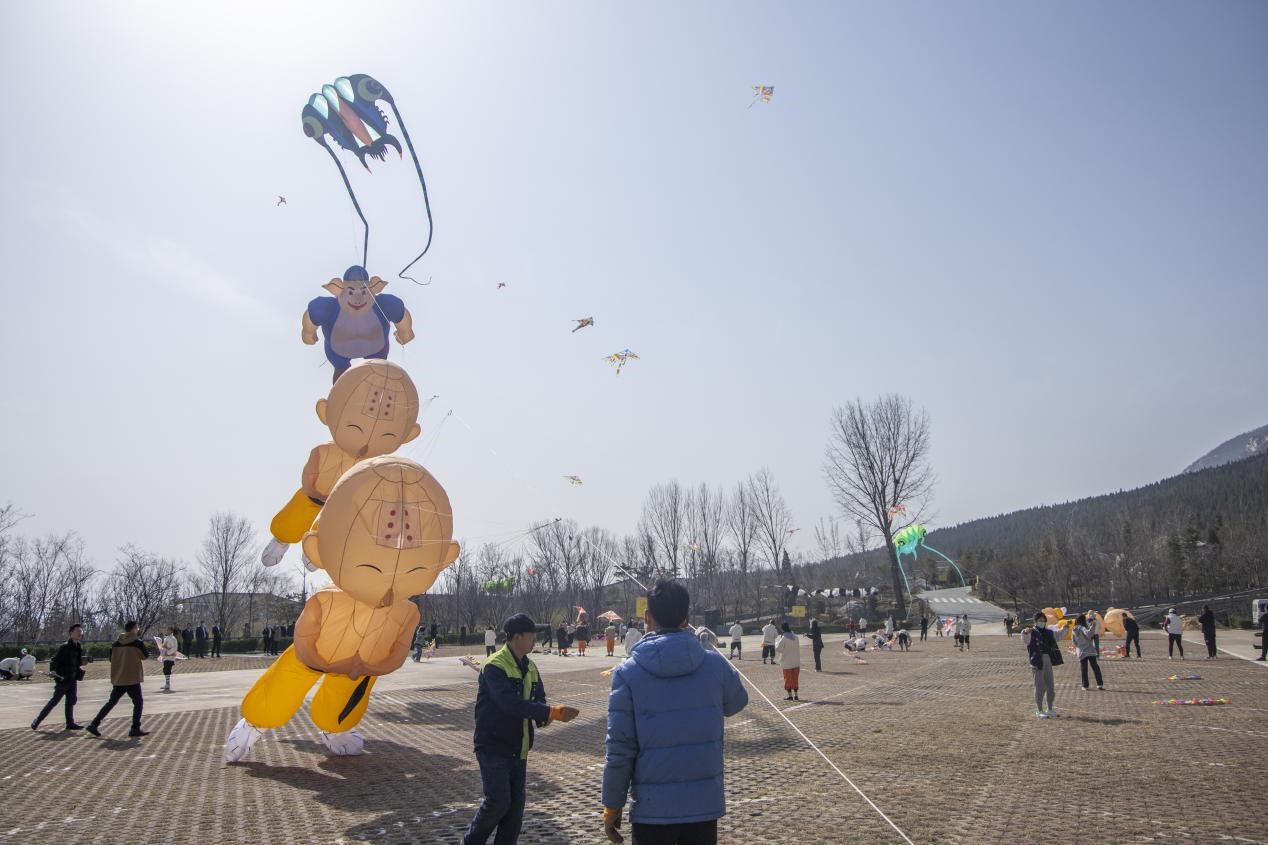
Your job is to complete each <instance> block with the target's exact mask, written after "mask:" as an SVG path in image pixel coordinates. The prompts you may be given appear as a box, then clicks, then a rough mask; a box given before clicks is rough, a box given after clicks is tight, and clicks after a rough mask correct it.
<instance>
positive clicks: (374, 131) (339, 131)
mask: <svg viewBox="0 0 1268 845" xmlns="http://www.w3.org/2000/svg"><path fill="white" fill-rule="evenodd" d="M380 102H383V103H387V104H388V105H389V106H390V107H391V108H392V115H393V116H394V117H395V118H396V126H397V128H399V129H400V130H401V137H402V138H404V139H405V146H406V147H408V148H409V155H410V158H411V159H413V161H414V172H415V173H417V174H418V184H419V185H420V186H421V187H422V189H423V208H424V209H425V210H426V212H427V243H425V244H424V245H423V251H422V252H420V253H419V254H418V255H416V256H415V257H414V259H413V260H412V261H410V263H409V264H406V265H405V266H404V267H403V268H401V272H400V273H399V274H398V275H399V276H400V277H401V278H403V279H409V278H410V277H409V276H406V275H405V271H406V270H408V269H409V268H410V267H413V266H414V264H416V263H417V262H418V260H419V259H420V258H422V257H423V256H424V255H426V254H427V250H428V249H430V248H431V238H432V219H431V200H430V199H429V198H428V196H427V180H426V179H424V178H423V166H422V165H421V164H419V163H418V153H417V152H415V151H414V142H413V141H411V140H410V137H409V131H408V130H407V129H406V128H405V123H404V121H402V120H401V113H400V111H399V110H398V109H397V108H396V100H394V99H393V98H392V95H391V94H390V93H389V92H388V90H387V88H385V87H384V86H383V83H381V82H379V81H378V80H377V79H375V78H374V77H371V76H366V75H365V74H364V73H354V74H352V75H351V76H341V77H339V78H338V79H336V80H335V82H334V84H333V85H323V86H322V88H321V91H319V92H318V93H316V94H313V95H312V96H311V97H309V98H308V102H307V103H306V104H305V105H304V108H303V111H301V112H300V120H301V121H302V123H303V127H304V134H305V135H307V136H308V137H309V138H312V139H313V140H314V141H316V142H317V143H318V144H320V145H321V146H322V148H323V149H325V151H326V152H328V153H329V154H330V158H331V159H332V160H333V161H334V163H335V167H337V168H339V176H340V177H341V178H342V179H343V186H344V188H346V189H347V191H348V198H349V199H351V200H352V207H353V208H355V209H356V211H357V216H358V217H360V218H361V224H362V225H363V226H364V227H365V238H364V240H363V242H362V245H361V264H362V265H363V266H364V265H365V264H366V262H367V259H368V257H369V251H370V224H369V223H368V222H366V219H365V214H363V213H362V211H361V203H359V202H357V195H356V193H355V192H354V191H353V190H352V183H351V182H349V181H348V174H347V172H346V171H345V170H344V169H343V162H341V161H340V160H339V156H337V155H336V154H335V151H334V150H332V149H331V148H330V144H328V143H326V136H330V138H331V139H332V140H334V142H335V143H336V144H338V145H339V146H340V147H343V148H344V149H345V150H348V151H349V152H351V153H353V154H355V155H356V157H357V159H358V160H359V161H360V162H361V166H362V167H364V168H365V169H366V170H367V171H368V170H369V169H370V164H369V162H367V161H366V159H367V158H372V159H376V160H378V161H383V160H384V159H385V158H387V149H388V147H391V148H392V149H394V150H396V154H397V155H398V156H401V157H404V152H403V151H402V150H401V142H400V141H398V140H397V139H396V138H395V137H393V136H392V135H391V134H390V133H389V132H388V122H387V115H385V114H384V113H383V111H382V110H381V109H380V108H379V106H378V104H379V103H380ZM410 281H415V280H414V279H410Z"/></svg>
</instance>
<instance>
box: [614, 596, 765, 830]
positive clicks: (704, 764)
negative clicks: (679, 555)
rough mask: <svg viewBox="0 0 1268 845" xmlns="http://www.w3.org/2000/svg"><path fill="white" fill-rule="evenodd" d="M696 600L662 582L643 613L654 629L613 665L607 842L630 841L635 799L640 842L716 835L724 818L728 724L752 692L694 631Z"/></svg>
mask: <svg viewBox="0 0 1268 845" xmlns="http://www.w3.org/2000/svg"><path fill="white" fill-rule="evenodd" d="M690 601H691V600H690V596H689V594H688V593H687V590H686V588H685V587H683V586H682V585H681V584H678V583H676V582H673V581H658V582H657V583H656V585H655V586H654V587H653V588H652V591H651V593H650V594H649V595H648V597H647V615H646V617H645V620H646V622H647V624H648V625H649V626H653V625H654V626H655V628H656V630H655V632H654V633H649V634H648V635H647V636H646V637H645V638H644V639H643V640H642V642H640V643H639V644H638V647H637V648H635V649H634V650H633V654H632V656H631V659H629V660H627V661H625V662H624V663H622V664H621V665H620V666H618V667H616V668H615V669H613V670H612V691H611V693H610V694H609V695H608V730H607V757H606V759H605V761H604V766H603V830H604V833H605V834H607V837H608V841H609V842H622V841H624V837H623V836H622V835H621V833H620V827H621V816H622V814H623V811H624V808H625V806H626V803H627V801H628V803H629V811H630V824H631V827H632V828H633V832H634V842H635V844H636V845H715V844H716V843H717V841H718V819H719V818H721V817H722V816H724V815H726V783H725V767H724V765H723V757H722V750H723V749H722V736H723V720H724V719H726V718H727V717H730V716H734V715H735V714H736V713H739V712H740V711H741V710H743V709H744V707H745V706H746V705H747V704H748V693H746V692H745V691H744V684H743V682H742V681H741V680H740V675H739V673H738V672H736V671H735V669H733V668H732V667H731V665H730V663H729V662H728V661H727V660H725V659H724V658H723V657H722V655H721V654H720V653H719V652H716V651H713V650H706V649H704V648H702V647H701V646H700V642H699V640H697V639H696V637H695V636H693V635H692V632H691V630H690V628H689V627H688V626H687V619H688V616H689V611H690ZM670 712H672V713H673V717H672V718H665V717H664V714H666V713H670ZM684 738H689V741H684Z"/></svg>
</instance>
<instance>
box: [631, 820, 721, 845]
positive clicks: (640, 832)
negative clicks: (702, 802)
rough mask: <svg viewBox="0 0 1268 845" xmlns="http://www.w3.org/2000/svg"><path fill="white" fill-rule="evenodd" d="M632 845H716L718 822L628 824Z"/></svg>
mask: <svg viewBox="0 0 1268 845" xmlns="http://www.w3.org/2000/svg"><path fill="white" fill-rule="evenodd" d="M630 828H631V830H633V831H634V845H717V843H718V820H717V819H714V820H713V821H708V822H693V823H691V824H640V823H638V822H633V823H632V824H630Z"/></svg>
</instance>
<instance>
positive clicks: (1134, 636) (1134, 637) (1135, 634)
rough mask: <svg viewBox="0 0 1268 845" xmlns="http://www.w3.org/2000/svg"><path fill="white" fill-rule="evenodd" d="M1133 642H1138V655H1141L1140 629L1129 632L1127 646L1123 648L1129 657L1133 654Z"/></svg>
mask: <svg viewBox="0 0 1268 845" xmlns="http://www.w3.org/2000/svg"><path fill="white" fill-rule="evenodd" d="M1132 643H1135V644H1136V656H1137V657H1140V631H1139V630H1136V631H1128V632H1127V647H1126V648H1125V649H1123V654H1124V655H1127V656H1129V657H1130V656H1131V653H1132Z"/></svg>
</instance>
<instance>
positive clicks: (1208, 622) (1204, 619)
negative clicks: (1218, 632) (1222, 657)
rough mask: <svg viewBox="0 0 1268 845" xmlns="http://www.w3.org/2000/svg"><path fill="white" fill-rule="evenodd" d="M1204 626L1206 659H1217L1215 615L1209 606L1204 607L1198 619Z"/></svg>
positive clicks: (1203, 637)
mask: <svg viewBox="0 0 1268 845" xmlns="http://www.w3.org/2000/svg"><path fill="white" fill-rule="evenodd" d="M1198 624H1199V625H1201V626H1202V639H1204V640H1206V659H1207V660H1214V659H1215V614H1214V613H1212V612H1211V606H1210V605H1209V604H1204V605H1202V615H1201V616H1199V617H1198Z"/></svg>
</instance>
